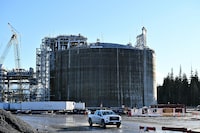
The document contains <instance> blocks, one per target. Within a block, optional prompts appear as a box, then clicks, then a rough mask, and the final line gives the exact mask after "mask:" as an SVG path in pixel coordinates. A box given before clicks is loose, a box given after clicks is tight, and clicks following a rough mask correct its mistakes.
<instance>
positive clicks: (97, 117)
mask: <svg viewBox="0 0 200 133" xmlns="http://www.w3.org/2000/svg"><path fill="white" fill-rule="evenodd" d="M88 122H89V125H90V127H92V125H93V124H99V125H100V126H101V127H103V128H106V125H116V126H117V127H118V128H119V127H120V125H121V116H119V115H117V114H115V113H114V112H113V111H112V110H96V111H95V113H94V114H89V115H88Z"/></svg>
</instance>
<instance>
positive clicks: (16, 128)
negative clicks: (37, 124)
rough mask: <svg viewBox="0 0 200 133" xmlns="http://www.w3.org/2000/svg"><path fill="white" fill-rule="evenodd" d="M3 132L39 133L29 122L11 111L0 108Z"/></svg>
mask: <svg viewBox="0 0 200 133" xmlns="http://www.w3.org/2000/svg"><path fill="white" fill-rule="evenodd" d="M0 132H1V133H22V132H23V133H37V131H36V130H34V129H33V128H32V127H31V126H30V125H29V124H27V123H25V122H24V121H23V120H21V119H19V118H17V117H16V116H14V115H12V114H11V113H10V112H7V111H5V110H2V109H0Z"/></svg>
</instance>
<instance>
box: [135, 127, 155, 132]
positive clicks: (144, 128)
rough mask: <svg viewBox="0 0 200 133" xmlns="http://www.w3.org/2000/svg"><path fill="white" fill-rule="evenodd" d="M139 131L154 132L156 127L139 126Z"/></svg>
mask: <svg viewBox="0 0 200 133" xmlns="http://www.w3.org/2000/svg"><path fill="white" fill-rule="evenodd" d="M139 129H140V131H141V130H142V131H144V132H149V131H154V132H156V128H155V127H145V126H139Z"/></svg>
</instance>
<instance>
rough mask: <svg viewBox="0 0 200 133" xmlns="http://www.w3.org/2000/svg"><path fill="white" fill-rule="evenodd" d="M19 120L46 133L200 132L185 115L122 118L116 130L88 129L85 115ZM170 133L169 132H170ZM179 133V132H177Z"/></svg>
mask: <svg viewBox="0 0 200 133" xmlns="http://www.w3.org/2000/svg"><path fill="white" fill-rule="evenodd" d="M17 117H19V118H20V119H22V120H24V121H25V122H27V123H29V124H31V126H32V127H33V128H35V129H36V128H37V129H38V130H39V131H40V132H48V133H55V132H59V133H70V132H71V133H73V132H86V133H88V132H89V133H91V132H94V133H102V132H104V133H111V132H116V133H121V132H123V133H124V132H125V133H130V132H131V133H139V132H140V130H139V126H144V127H155V128H156V131H157V133H168V132H166V131H162V127H163V126H165V127H181V128H182V127H184V128H187V129H188V130H189V129H191V130H193V131H199V132H200V120H199V119H196V118H195V117H196V116H192V115H187V116H185V117H127V116H122V125H121V127H120V128H119V129H118V128H116V126H108V127H107V128H106V129H102V128H100V127H99V126H98V125H94V126H93V128H90V127H89V124H88V122H87V116H86V115H55V114H45V115H17ZM170 133H171V132H170ZM173 133H175V132H173ZM179 133H180V132H179Z"/></svg>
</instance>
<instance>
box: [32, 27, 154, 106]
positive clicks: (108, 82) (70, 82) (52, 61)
mask: <svg viewBox="0 0 200 133" xmlns="http://www.w3.org/2000/svg"><path fill="white" fill-rule="evenodd" d="M146 43H147V41H146V29H145V28H144V27H143V28H142V34H140V35H138V36H137V37H136V45H135V46H131V45H130V44H128V45H121V44H113V43H102V42H99V41H98V42H96V43H87V38H85V37H83V36H81V35H77V36H75V35H69V36H58V37H52V38H51V37H46V38H44V39H43V40H42V45H41V47H40V48H39V49H37V55H36V57H37V61H36V62H37V67H36V73H37V78H38V79H39V83H40V84H41V86H43V88H44V90H45V91H44V92H45V95H46V96H47V99H46V100H49V99H50V100H54V101H55V100H58V101H59V100H60V101H62V100H73V101H83V102H85V103H86V106H90V107H92V106H107V107H113V106H114V107H120V106H122V105H125V106H129V107H134V106H138V107H141V106H149V105H151V104H155V103H156V99H157V98H156V82H155V79H156V77H155V52H154V51H153V50H152V49H150V48H148V47H147V45H146Z"/></svg>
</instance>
